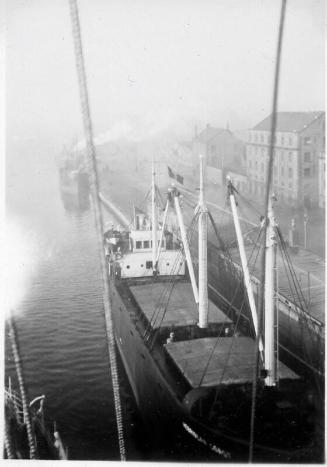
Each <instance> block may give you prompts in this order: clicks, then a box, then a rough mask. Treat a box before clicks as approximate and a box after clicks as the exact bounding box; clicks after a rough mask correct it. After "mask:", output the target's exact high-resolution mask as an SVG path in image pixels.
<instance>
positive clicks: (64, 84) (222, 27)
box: [5, 0, 324, 147]
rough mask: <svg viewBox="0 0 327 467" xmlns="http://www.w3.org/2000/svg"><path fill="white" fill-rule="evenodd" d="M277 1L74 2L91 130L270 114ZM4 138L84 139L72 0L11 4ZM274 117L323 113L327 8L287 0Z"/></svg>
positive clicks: (238, 123)
mask: <svg viewBox="0 0 327 467" xmlns="http://www.w3.org/2000/svg"><path fill="white" fill-rule="evenodd" d="M280 4H281V3H280V1H279V0H219V1H218V0H202V1H200V0H178V1H173V0H156V1H153V0H111V1H107V0H79V1H78V5H79V12H80V19H81V30H82V40H83V46H84V54H85V62H86V71H87V79H88V87H89V95H90V103H91V112H92V119H93V124H94V130H95V133H96V134H101V133H104V132H107V131H108V130H112V129H114V130H115V131H113V134H115V135H118V136H126V137H128V136H129V135H130V134H133V135H134V136H135V135H136V134H138V133H139V134H140V137H141V136H142V137H143V136H146V135H147V134H150V133H151V134H155V133H156V132H160V131H161V130H165V129H169V128H174V129H177V131H180V132H181V134H182V133H184V134H186V135H190V137H191V136H192V135H191V133H192V132H193V128H194V123H195V122H197V123H198V125H199V126H201V125H205V124H206V123H210V124H212V125H213V126H223V127H225V126H226V125H227V123H228V124H229V126H230V128H231V129H232V130H233V129H234V130H241V129H246V128H250V127H252V126H254V125H255V124H256V123H258V122H259V121H260V120H261V119H263V118H265V117H266V116H267V115H268V114H269V113H270V112H271V105H272V89H273V72H274V63H275V54H276V43H277V31H278V21H279V11H280ZM5 52H6V59H5V60H6V62H5V63H6V84H5V86H6V89H5V90H6V96H7V99H6V125H7V141H8V142H9V143H11V142H15V141H21V142H22V141H30V140H34V141H35V140H40V141H52V142H53V143H54V144H55V145H58V147H59V146H62V145H63V144H66V143H69V142H71V141H72V140H73V139H74V138H75V137H77V136H80V135H81V134H82V124H81V113H80V106H79V97H78V86H77V78H76V70H75V60H74V51H73V42H72V34H71V23H70V16H69V6H68V0H55V1H54V0H7V2H6V49H5ZM279 109H280V110H288V111H292V110H294V111H301V110H303V111H306V110H322V109H324V1H323V0H288V2H287V11H286V23H285V35H284V43H283V53H282V68H281V81H280V95H279Z"/></svg>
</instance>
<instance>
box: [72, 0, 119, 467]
mask: <svg viewBox="0 0 327 467" xmlns="http://www.w3.org/2000/svg"><path fill="white" fill-rule="evenodd" d="M69 6H70V15H71V22H72V32H73V39H74V48H75V60H76V70H77V77H78V82H79V92H80V103H81V108H82V116H83V125H84V133H85V139H86V147H87V156H88V157H87V166H88V172H89V175H90V178H91V195H92V196H91V198H92V205H93V212H94V219H95V226H96V234H97V241H98V248H99V250H100V261H101V273H102V282H103V305H104V313H105V323H106V333H107V343H108V352H109V361H110V368H111V378H112V386H113V394H114V403H115V412H116V423H117V434H118V443H119V453H120V459H121V460H122V461H123V460H126V452H125V439H124V429H123V416H122V408H121V401H120V391H119V380H118V369H117V357H116V348H115V338H114V329H113V319H112V304H111V293H110V292H111V291H110V281H109V271H108V267H107V264H106V258H105V252H104V248H103V237H102V236H103V232H104V224H103V218H102V212H101V206H100V199H99V195H98V193H99V181H98V180H99V178H98V170H97V163H96V154H95V147H94V143H93V129H92V121H91V115H90V107H89V100H88V91H87V82H86V73H85V65H84V57H83V47H82V38H81V30H80V22H79V15H78V7H77V2H76V0H69Z"/></svg>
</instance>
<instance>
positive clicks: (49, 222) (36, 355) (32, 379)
mask: <svg viewBox="0 0 327 467" xmlns="http://www.w3.org/2000/svg"><path fill="white" fill-rule="evenodd" d="M19 154H20V155H21V154H22V152H20V151H19V152H18V151H17V150H16V151H15V149H13V150H12V152H11V153H10V154H9V157H8V165H7V180H6V182H7V214H8V218H9V220H10V221H12V222H13V224H14V226H15V228H16V227H17V225H19V231H20V232H21V234H22V235H21V237H20V239H19V241H20V242H23V243H25V242H26V243H27V242H29V243H30V245H29V247H28V245H25V247H26V248H25V249H27V251H28V252H29V255H28V256H29V257H26V258H25V259H24V258H21V263H22V264H24V262H26V261H31V262H32V266H31V267H29V268H26V269H28V271H29V277H27V278H26V281H24V282H25V283H26V290H24V294H23V297H22V300H21V301H19V302H18V303H16V304H15V315H16V324H17V328H18V333H19V344H20V351H21V356H22V359H23V366H24V373H25V379H26V385H27V388H28V393H29V397H30V398H31V399H32V398H34V397H36V396H38V395H40V394H45V395H46V402H45V412H46V416H47V418H48V419H49V420H55V421H56V422H57V426H58V428H59V431H60V433H61V436H62V438H63V440H64V442H65V444H66V445H67V446H68V448H69V458H70V459H90V460H92V459H93V460H99V459H118V457H119V453H118V445H117V436H116V426H115V416H114V405H113V395H112V387H111V377H110V369H109V365H108V355H107V345H106V336H105V323H104V315H103V306H102V298H101V288H100V286H101V281H100V269H99V261H98V251H97V246H96V239H95V230H94V222H93V215H92V212H91V211H90V209H89V208H87V209H85V210H78V209H77V208H76V206H71V208H72V209H69V207H70V206H69V204H68V205H67V204H66V206H64V204H63V201H62V199H61V197H60V190H59V181H58V172H57V168H56V165H55V162H54V157H53V154H51V153H50V154H49V153H48V154H47V155H44V153H43V154H42V153H41V150H40V149H37V148H36V147H30V151H29V150H28V145H27V149H26V148H25V149H24V152H23V154H24V157H20V155H19ZM15 241H16V240H15ZM16 247H17V250H18V251H20V247H19V245H16ZM22 250H23V251H24V248H23V249H22ZM30 252H32V254H31V253H30ZM31 256H32V257H31ZM19 263H20V261H19ZM20 292H22V291H20ZM5 363H6V364H5V374H6V377H8V376H12V377H13V381H15V378H14V369H13V363H12V358H11V352H10V347H9V342H8V339H7V338H6V351H5ZM119 374H120V388H121V397H122V405H123V409H124V420H125V429H126V432H127V433H126V434H127V438H128V439H129V440H130V441H129V442H128V445H127V448H128V453H129V455H130V457H131V458H134V459H139V458H140V456H141V453H140V449H141V447H140V445H138V442H137V437H136V435H135V436H134V433H133V430H134V429H135V426H136V423H137V422H136V420H135V415H136V411H135V407H134V402H133V398H132V396H131V393H130V389H129V385H128V382H127V380H126V377H125V374H124V372H123V367H122V365H121V364H120V362H119ZM142 456H143V454H142Z"/></svg>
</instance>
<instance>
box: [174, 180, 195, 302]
mask: <svg viewBox="0 0 327 467" xmlns="http://www.w3.org/2000/svg"><path fill="white" fill-rule="evenodd" d="M172 196H173V197H174V204H175V210H176V214H177V219H178V224H179V230H180V232H181V238H182V242H183V246H184V253H185V258H186V262H187V267H188V272H189V275H190V279H191V284H192V290H193V295H194V299H195V303H196V304H198V303H199V292H198V286H197V283H196V279H195V274H194V268H193V263H192V257H191V252H190V247H189V244H188V240H187V234H186V229H185V225H184V221H183V215H182V211H181V207H180V204H179V192H178V191H177V190H176V188H174V189H173V191H172Z"/></svg>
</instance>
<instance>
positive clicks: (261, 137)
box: [260, 133, 263, 143]
mask: <svg viewBox="0 0 327 467" xmlns="http://www.w3.org/2000/svg"><path fill="white" fill-rule="evenodd" d="M260 142H261V143H263V134H262V133H261V135H260Z"/></svg>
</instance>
